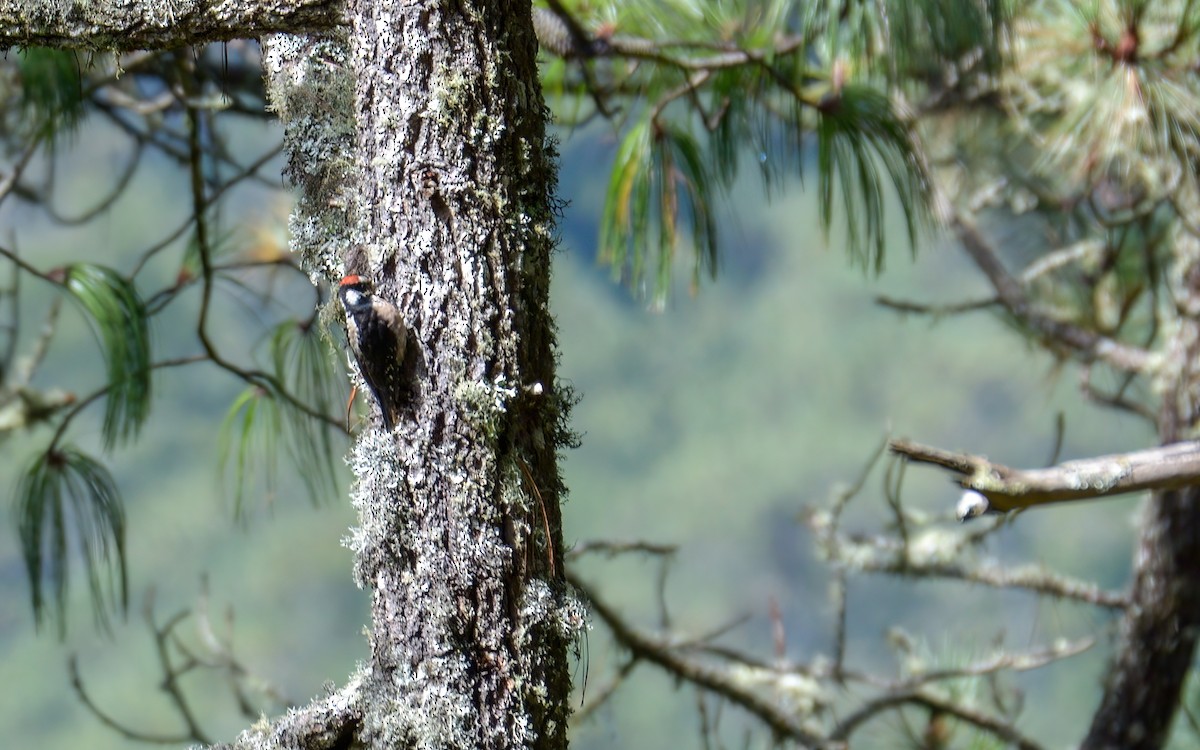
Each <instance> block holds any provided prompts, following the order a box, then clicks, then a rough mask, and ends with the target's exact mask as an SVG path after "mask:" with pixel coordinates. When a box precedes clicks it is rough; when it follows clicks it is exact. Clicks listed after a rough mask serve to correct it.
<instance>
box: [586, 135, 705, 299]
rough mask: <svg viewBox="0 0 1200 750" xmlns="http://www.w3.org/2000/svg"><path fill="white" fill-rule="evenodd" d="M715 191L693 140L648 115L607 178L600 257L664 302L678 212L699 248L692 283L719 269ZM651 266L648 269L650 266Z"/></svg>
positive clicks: (624, 144)
mask: <svg viewBox="0 0 1200 750" xmlns="http://www.w3.org/2000/svg"><path fill="white" fill-rule="evenodd" d="M715 190H716V186H715V184H714V182H713V180H712V179H711V177H710V174H709V170H708V168H707V166H706V165H705V161H704V157H703V156H702V154H701V153H700V147H699V145H698V144H697V142H696V140H695V139H694V138H693V137H692V136H691V135H690V134H689V133H688V132H687V131H686V130H684V129H683V128H682V127H681V126H678V125H676V124H674V123H670V122H668V123H665V124H664V125H663V126H662V127H657V126H656V125H655V123H653V122H652V121H651V120H650V119H649V118H644V119H642V120H640V121H638V122H637V123H636V124H634V126H633V127H632V128H630V130H629V132H628V133H626V135H625V138H624V140H623V141H622V142H621V147H620V148H619V149H618V151H617V157H616V160H615V162H614V164H613V170H612V174H611V176H610V178H609V183H608V190H607V192H606V194H605V201H604V216H603V222H602V224H601V235H600V253H601V255H600V257H601V259H602V260H603V261H604V262H605V263H607V264H608V265H609V266H611V267H612V269H613V272H614V274H616V275H618V276H623V277H625V278H627V279H629V281H630V283H631V284H634V285H635V286H636V287H638V288H641V287H644V285H645V284H647V283H651V284H652V285H653V293H652V296H653V299H654V300H655V301H656V302H659V303H661V302H663V301H665V299H666V297H667V293H668V292H669V290H670V286H671V267H672V259H673V257H674V254H675V248H676V246H677V244H678V242H679V234H680V232H679V224H678V222H679V217H680V215H681V214H682V215H684V216H686V217H687V218H688V219H690V224H691V226H690V230H691V240H692V242H693V243H694V245H695V247H696V254H695V257H696V261H695V263H694V265H693V271H692V284H693V286H696V285H698V284H699V280H700V274H701V272H702V271H704V270H707V271H708V272H709V273H710V274H712V275H715V273H716V268H717V264H716V251H717V248H716V228H715V225H714V222H713V216H712V211H711V210H710V208H709V196H711V195H712V194H713V192H714V191H715ZM648 263H649V264H652V266H653V270H652V271H648V270H647V268H646V267H647V264H648Z"/></svg>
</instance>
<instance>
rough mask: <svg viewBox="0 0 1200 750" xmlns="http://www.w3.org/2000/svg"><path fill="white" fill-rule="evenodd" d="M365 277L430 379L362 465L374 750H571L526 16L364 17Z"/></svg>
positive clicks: (371, 7) (548, 246) (550, 351)
mask: <svg viewBox="0 0 1200 750" xmlns="http://www.w3.org/2000/svg"><path fill="white" fill-rule="evenodd" d="M348 12H349V16H350V22H351V28H352V36H351V60H350V64H351V67H352V69H353V72H354V82H355V83H354V86H355V99H354V101H355V104H354V106H355V112H356V118H357V133H358V136H357V152H358V160H359V165H360V167H361V172H360V180H361V182H360V192H359V196H358V200H359V203H358V208H359V212H360V217H359V218H360V224H359V226H360V227H361V236H360V237H358V238H357V239H358V240H359V242H358V244H359V246H360V247H361V248H362V251H363V252H362V253H361V255H359V256H357V257H351V258H350V259H349V261H348V263H349V266H348V267H347V269H346V270H347V271H348V272H349V271H353V272H363V271H366V272H368V273H370V274H371V275H372V276H374V278H375V280H376V285H377V287H378V291H379V293H380V294H381V295H383V296H384V297H385V298H389V299H394V300H395V301H396V302H397V304H398V306H399V307H400V309H401V311H402V312H403V314H404V316H405V318H406V320H407V321H408V324H409V326H410V328H411V330H412V337H413V338H414V339H415V342H416V343H415V347H413V346H410V349H409V352H410V355H414V356H415V357H416V358H417V359H418V360H419V362H420V366H419V367H418V368H417V371H416V378H415V387H414V390H413V394H412V401H411V404H410V407H409V408H408V409H407V410H406V413H405V414H404V416H403V417H402V418H401V419H400V423H399V424H398V425H397V427H396V429H395V431H394V432H393V433H390V434H389V433H386V432H385V431H383V430H382V429H381V428H380V426H379V424H378V422H376V423H375V424H374V426H373V427H371V428H370V429H368V430H365V431H364V433H363V435H362V437H361V438H360V439H359V442H358V444H357V446H356V448H355V450H354V455H353V466H354V469H355V472H356V474H357V476H358V478H359V481H358V485H357V487H356V489H355V490H354V492H353V499H354V502H355V505H356V506H357V507H358V508H359V510H360V511H361V518H362V525H361V527H360V528H359V529H358V530H357V531H356V533H355V535H354V538H353V543H352V546H353V548H354V550H355V552H356V553H357V561H356V575H357V578H358V580H359V582H360V584H361V585H364V586H369V587H370V588H371V589H372V591H373V596H372V612H373V625H372V633H371V664H370V672H369V675H368V676H367V678H366V686H365V690H366V695H367V696H369V697H368V699H367V701H366V704H365V706H364V717H363V724H362V730H361V734H360V739H361V740H363V741H364V742H365V743H366V744H368V745H370V746H373V747H388V748H395V747H418V746H419V747H444V748H508V747H528V746H532V747H538V748H563V747H565V746H566V730H567V717H568V713H569V711H568V707H567V706H568V696H569V692H570V673H569V669H568V666H569V665H568V660H567V648H568V645H569V644H570V642H571V640H572V639H573V638H574V634H575V633H576V632H577V629H578V628H579V627H580V626H581V624H582V619H581V618H580V617H579V616H578V614H577V612H576V608H575V605H574V604H573V602H572V600H571V599H570V597H569V595H568V594H567V592H566V587H565V583H564V581H563V576H562V572H563V570H562V537H561V528H560V516H559V501H560V497H561V494H562V487H561V484H560V481H559V476H558V469H557V460H556V451H557V448H558V446H559V444H560V443H561V442H562V440H563V438H564V436H565V433H564V432H563V431H562V430H560V425H563V424H564V421H563V420H564V417H565V411H566V408H567V406H568V405H569V398H565V397H564V396H563V394H560V393H559V391H558V389H557V388H556V384H555V382H554V339H553V328H552V323H551V319H550V316H549V313H548V310H547V304H548V292H549V278H550V265H549V264H550V256H551V252H552V250H553V246H554V226H553V216H552V203H551V201H552V191H553V188H554V182H555V171H554V164H553V158H552V157H553V155H552V153H551V150H550V149H549V148H548V145H547V142H546V136H545V120H546V114H545V107H544V104H543V102H542V98H541V92H540V89H539V87H538V76H537V68H536V59H535V58H536V51H537V50H536V41H535V38H534V35H533V29H532V21H531V18H530V6H529V4H528V3H527V2H467V1H464V2H461V3H435V2H414V3H392V2H386V1H382V0H381V1H376V0H357V1H356V2H351V4H350V7H349V11H348Z"/></svg>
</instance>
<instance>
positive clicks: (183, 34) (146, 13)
mask: <svg viewBox="0 0 1200 750" xmlns="http://www.w3.org/2000/svg"><path fill="white" fill-rule="evenodd" d="M341 23H343V16H342V4H341V3H340V2H335V1H334V0H132V2H127V3H114V2H90V3H75V2H58V3H43V2H29V1H28V0H0V46H3V47H5V48H7V47H32V46H41V47H61V48H67V49H96V50H105V51H112V50H118V51H125V50H136V49H163V48H175V47H183V46H186V45H192V44H205V43H207V42H221V41H227V40H229V39H244V38H248V37H258V36H263V35H265V34H272V33H277V32H282V33H289V34H301V33H311V32H319V31H324V30H328V29H331V28H333V27H334V26H336V25H338V24H341Z"/></svg>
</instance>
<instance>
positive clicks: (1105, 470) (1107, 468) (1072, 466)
mask: <svg viewBox="0 0 1200 750" xmlns="http://www.w3.org/2000/svg"><path fill="white" fill-rule="evenodd" d="M888 448H889V449H890V450H891V451H892V452H893V453H896V454H899V455H901V456H904V457H906V458H908V459H909V460H911V461H917V462H919V463H926V464H933V465H935V466H940V467H942V468H943V469H947V470H949V471H950V472H951V473H953V474H956V475H957V476H956V478H955V481H957V482H958V484H959V485H960V486H962V487H963V488H964V489H967V490H971V491H973V492H974V493H978V494H977V495H970V496H964V502H963V503H961V504H960V507H959V518H960V520H965V519H966V518H974V517H975V516H977V515H980V514H982V513H985V512H1001V513H1006V512H1008V511H1012V510H1018V509H1022V508H1029V507H1032V506H1035V505H1045V504H1047V503H1057V502H1064V501H1068V500H1089V499H1092V498H1098V497H1109V496H1112V495H1120V494H1124V493H1128V492H1142V491H1145V490H1174V489H1182V488H1184V487H1188V486H1191V485H1196V484H1200V442H1197V441H1187V442H1182V443H1172V444H1170V445H1164V446H1161V447H1157V448H1148V449H1145V450H1140V451H1133V452H1131V453H1115V454H1111V455H1107V456H1097V457H1095V458H1087V459H1081V460H1078V461H1067V462H1064V463H1061V464H1058V465H1057V466H1051V467H1049V468H1046V469H1013V468H1010V467H1008V466H1005V465H1003V464H998V463H993V462H992V461H989V460H988V459H986V458H984V457H983V456H975V455H972V454H969V453H955V452H953V451H946V450H942V449H940V448H932V447H929V446H927V445H921V444H920V443H914V442H912V441H910V440H891V441H889V443H888ZM972 503H974V504H972Z"/></svg>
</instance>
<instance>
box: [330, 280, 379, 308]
mask: <svg viewBox="0 0 1200 750" xmlns="http://www.w3.org/2000/svg"><path fill="white" fill-rule="evenodd" d="M372 296H373V294H372V289H371V282H370V281H368V280H367V279H364V278H363V277H362V276H347V277H345V278H343V279H342V281H341V283H340V284H339V285H338V299H340V300H341V301H342V306H343V307H345V308H346V313H347V314H348V315H355V316H357V315H361V314H362V313H365V312H367V311H368V310H370V309H371V298H372Z"/></svg>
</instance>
